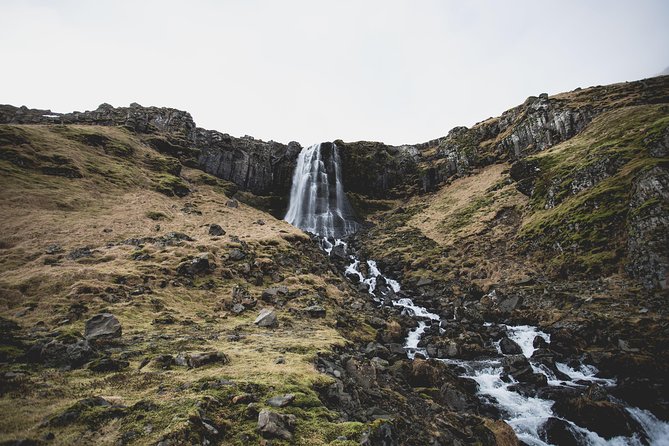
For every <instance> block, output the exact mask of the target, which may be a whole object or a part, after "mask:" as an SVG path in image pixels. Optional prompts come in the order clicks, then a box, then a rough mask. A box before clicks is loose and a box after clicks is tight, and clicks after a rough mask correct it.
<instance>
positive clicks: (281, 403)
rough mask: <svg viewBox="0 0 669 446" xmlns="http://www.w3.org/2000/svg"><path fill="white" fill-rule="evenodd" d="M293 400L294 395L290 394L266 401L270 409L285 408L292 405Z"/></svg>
mask: <svg viewBox="0 0 669 446" xmlns="http://www.w3.org/2000/svg"><path fill="white" fill-rule="evenodd" d="M294 399H295V395H294V394H292V393H288V394H286V395H283V396H273V397H272V398H270V399H268V400H267V405H269V406H272V407H285V406H287V405H289V404H290V403H292V402H293V400H294Z"/></svg>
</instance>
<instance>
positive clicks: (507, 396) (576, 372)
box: [346, 257, 669, 446]
mask: <svg viewBox="0 0 669 446" xmlns="http://www.w3.org/2000/svg"><path fill="white" fill-rule="evenodd" d="M367 265H368V276H367V277H365V276H364V275H363V274H362V272H361V271H360V261H359V260H357V259H355V258H353V257H352V263H351V264H350V265H349V266H348V267H347V268H346V273H347V274H352V275H355V276H357V277H358V278H359V279H360V281H361V282H363V283H366V284H368V286H369V288H368V291H369V293H370V294H371V295H372V296H374V298H375V300H377V301H380V299H379V296H377V295H376V283H377V280H378V278H379V277H383V278H384V279H385V281H386V283H387V284H388V285H389V286H390V287H391V288H392V290H393V291H394V292H395V293H397V292H398V291H400V284H399V283H398V282H397V281H395V280H392V279H389V278H387V277H385V276H383V275H382V274H381V272H380V271H379V269H378V267H377V265H376V263H375V262H374V261H371V260H368V261H367ZM393 305H394V306H396V307H401V308H402V312H403V313H406V314H408V315H410V316H413V317H414V318H416V319H417V321H418V325H417V327H416V328H414V329H413V330H410V331H409V333H408V336H407V338H406V340H405V344H404V349H405V350H406V352H407V357H408V358H409V359H414V358H415V357H416V355H417V354H420V355H422V356H423V357H425V358H427V357H428V354H427V351H426V349H424V348H421V347H419V346H418V345H419V343H420V340H421V338H422V336H423V334H424V333H425V331H426V330H427V328H428V327H429V324H430V323H440V318H439V315H437V314H435V313H431V312H430V311H428V310H427V309H426V308H424V307H421V306H418V305H415V304H414V303H413V301H412V300H411V299H409V298H405V297H404V298H399V299H395V300H393ZM484 325H485V326H490V325H492V324H491V323H485V324H484ZM506 329H507V336H508V337H509V339H511V340H513V341H514V342H516V343H517V344H518V345H519V346H520V349H521V351H522V353H523V356H525V357H526V358H528V359H530V358H531V357H532V355H533V354H534V352H535V351H536V348H535V347H534V339H535V338H536V337H537V336H539V337H541V338H543V339H544V341H546V343H550V340H551V339H550V335H549V334H548V333H544V332H542V331H541V330H539V329H538V328H536V327H533V326H530V325H517V326H507V327H506ZM498 352H499V345H498ZM500 355H501V352H500ZM440 360H441V361H443V362H446V363H449V364H454V365H458V366H460V367H462V368H463V369H464V370H466V373H465V375H464V376H466V377H469V378H472V379H473V380H475V381H476V382H477V384H478V385H479V389H478V393H479V395H481V396H484V397H487V398H488V399H491V400H492V401H494V403H495V405H496V406H497V407H498V408H499V409H500V411H501V412H502V414H503V418H504V420H505V421H506V422H507V423H508V424H509V425H510V426H511V427H512V428H513V430H514V431H515V432H516V435H517V436H518V438H519V439H520V440H521V441H523V442H525V443H526V444H528V445H530V446H550V445H549V444H548V443H546V442H545V441H544V440H542V439H541V436H540V433H539V432H540V429H541V426H542V425H543V424H544V423H545V422H546V421H547V420H548V419H549V418H551V417H555V418H560V419H562V418H561V417H557V416H556V415H555V414H554V413H553V410H552V406H553V401H551V400H548V399H542V398H537V397H529V396H524V395H522V394H520V393H517V392H515V391H513V390H512V389H511V388H510V387H512V386H513V385H514V384H517V381H515V380H513V378H511V381H510V382H505V381H503V380H502V376H503V372H504V370H503V367H502V363H501V358H496V359H484V360H469V361H465V360H453V359H440ZM530 364H531V366H532V368H533V370H534V372H535V373H543V374H544V375H546V377H547V379H548V385H551V386H567V387H577V388H584V387H585V385H584V383H598V384H600V385H603V386H606V387H612V386H615V380H613V379H606V378H599V377H597V376H596V374H597V373H598V370H597V369H596V368H595V367H593V366H589V365H586V364H580V365H579V367H578V368H577V369H574V368H571V367H569V366H568V365H567V364H563V363H559V362H558V363H556V364H555V365H556V368H557V370H558V371H560V372H562V373H564V374H565V375H566V376H568V377H569V380H568V381H565V380H559V379H557V377H556V376H555V373H553V371H551V370H550V369H549V368H547V367H546V366H544V365H542V364H538V363H533V362H532V361H530ZM627 411H628V413H629V414H630V415H631V416H632V418H634V419H635V420H636V421H637V422H639V424H640V425H641V426H642V427H643V429H644V430H645V432H646V435H647V437H648V441H649V444H650V445H652V446H653V445H658V446H659V445H669V423H666V422H663V421H661V420H659V419H657V418H656V417H655V416H654V415H653V414H651V413H650V412H648V411H644V410H641V409H638V408H627ZM563 421H565V422H566V423H567V424H568V425H569V429H571V430H572V432H573V435H574V437H575V438H576V439H577V440H578V441H579V442H580V443H581V444H583V445H587V446H642V445H644V444H645V443H644V442H643V441H641V440H640V439H639V438H637V437H636V436H633V437H615V438H611V439H605V438H603V437H601V436H599V435H598V434H597V433H595V432H592V431H589V430H587V429H584V428H582V427H580V426H578V425H576V424H574V423H572V422H571V421H569V420H564V419H563Z"/></svg>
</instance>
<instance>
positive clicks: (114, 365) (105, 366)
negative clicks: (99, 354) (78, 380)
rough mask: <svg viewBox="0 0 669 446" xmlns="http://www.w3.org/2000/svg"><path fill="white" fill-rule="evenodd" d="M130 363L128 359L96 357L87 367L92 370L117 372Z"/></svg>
mask: <svg viewBox="0 0 669 446" xmlns="http://www.w3.org/2000/svg"><path fill="white" fill-rule="evenodd" d="M129 365H130V363H129V362H128V361H121V360H118V359H112V358H102V359H97V360H95V361H93V362H91V363H89V364H88V366H87V368H88V369H89V370H92V371H94V372H118V371H120V370H123V369H125V368H128V366H129Z"/></svg>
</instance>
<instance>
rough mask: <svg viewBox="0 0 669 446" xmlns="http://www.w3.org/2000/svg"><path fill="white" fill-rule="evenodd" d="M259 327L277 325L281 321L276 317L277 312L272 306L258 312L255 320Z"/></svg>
mask: <svg viewBox="0 0 669 446" xmlns="http://www.w3.org/2000/svg"><path fill="white" fill-rule="evenodd" d="M253 323H254V324H256V325H257V326H258V327H270V328H271V327H276V326H277V325H278V324H279V322H278V321H277V318H276V313H275V312H274V309H272V308H263V309H262V310H260V313H258V317H257V318H256V320H255V321H253Z"/></svg>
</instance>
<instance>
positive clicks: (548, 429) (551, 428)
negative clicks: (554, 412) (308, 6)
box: [538, 417, 587, 446]
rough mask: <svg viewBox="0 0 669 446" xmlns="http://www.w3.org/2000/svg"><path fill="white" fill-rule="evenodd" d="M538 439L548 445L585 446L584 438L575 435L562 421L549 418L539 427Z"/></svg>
mask: <svg viewBox="0 0 669 446" xmlns="http://www.w3.org/2000/svg"><path fill="white" fill-rule="evenodd" d="M538 433H539V437H540V438H541V439H542V440H544V441H545V442H546V443H548V444H559V445H560V446H580V445H582V444H586V443H587V441H586V439H585V438H584V436H583V435H582V434H580V433H577V432H576V431H575V430H574V429H572V427H571V426H570V425H569V423H567V422H566V421H564V420H561V419H559V418H555V417H550V418H549V419H548V420H546V422H545V423H544V424H542V425H541V427H539V431H538Z"/></svg>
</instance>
